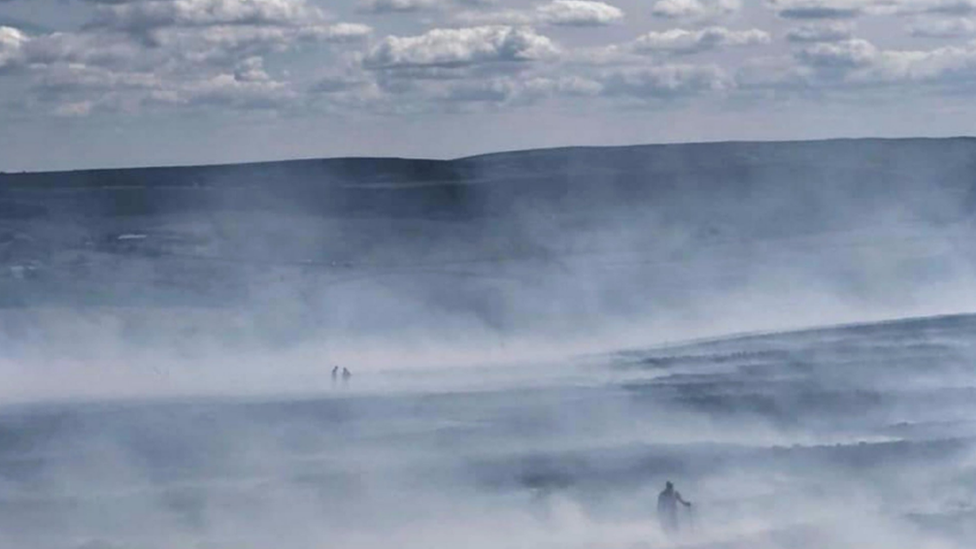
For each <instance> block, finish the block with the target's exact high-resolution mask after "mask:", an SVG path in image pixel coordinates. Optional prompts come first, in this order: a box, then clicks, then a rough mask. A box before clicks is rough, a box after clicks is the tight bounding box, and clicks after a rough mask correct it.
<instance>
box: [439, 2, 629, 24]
mask: <svg viewBox="0 0 976 549" xmlns="http://www.w3.org/2000/svg"><path fill="white" fill-rule="evenodd" d="M623 18H624V12H623V10H621V9H620V8H617V7H615V6H612V5H610V4H607V3H605V2H594V1H591V0H554V1H553V2H550V3H548V4H543V5H541V6H537V7H536V8H535V9H533V10H516V9H506V10H494V11H463V12H461V13H458V14H457V15H456V16H455V19H456V20H457V21H460V22H462V23H465V24H469V25H515V26H518V25H553V26H564V27H599V26H605V25H612V24H614V23H618V22H620V21H622V20H623Z"/></svg>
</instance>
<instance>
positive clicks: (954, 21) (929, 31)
mask: <svg viewBox="0 0 976 549" xmlns="http://www.w3.org/2000/svg"><path fill="white" fill-rule="evenodd" d="M908 31H909V33H910V34H911V35H912V36H916V37H920V38H957V37H960V36H971V35H973V34H976V20H973V19H965V18H948V19H933V18H925V19H922V20H919V21H916V22H914V23H912V24H911V25H909V27H908Z"/></svg>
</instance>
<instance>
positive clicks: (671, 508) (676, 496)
mask: <svg viewBox="0 0 976 549" xmlns="http://www.w3.org/2000/svg"><path fill="white" fill-rule="evenodd" d="M679 503H680V504H682V505H684V506H685V507H691V503H689V502H687V501H685V500H684V498H682V497H681V493H680V492H678V491H677V490H675V489H674V484H672V483H671V481H670V480H669V481H668V482H667V484H665V485H664V490H663V491H662V492H661V493H660V494H659V495H658V496H657V518H658V520H660V521H661V528H662V529H663V530H664V531H665V533H668V534H674V533H676V532H677V531H678V529H679V524H678V504H679Z"/></svg>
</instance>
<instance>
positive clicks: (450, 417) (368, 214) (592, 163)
mask: <svg viewBox="0 0 976 549" xmlns="http://www.w3.org/2000/svg"><path fill="white" fill-rule="evenodd" d="M391 5H392V4H391ZM974 210H976V140H972V139H949V140H854V141H848V140H838V141H822V142H784V143H722V144H697V145H667V146H641V147H624V148H579V149H554V150H539V151H525V152H514V153H505V154H496V155H487V156H480V157H473V158H465V159H458V160H453V161H433V160H405V159H379V158H361V159H332V160H305V161H294V162H282V163H268V164H252V165H231V166H210V167H188V168H156V169H131V170H103V171H80V172H50V173H33V174H7V175H0V305H2V307H0V376H2V378H3V380H4V383H3V386H2V387H0V399H2V401H3V403H4V406H3V408H2V414H0V547H6V546H10V547H18V548H24V549H34V548H37V549H61V548H64V549H94V548H99V549H105V548H123V547H124V548H147V549H148V548H153V549H155V548H159V549H176V548H201V549H202V548H207V549H216V548H229V547H234V548H255V549H257V548H270V547H280V548H282V549H304V548H309V549H311V548H324V547H336V548H338V547H342V548H363V549H378V548H380V547H390V546H396V547H405V548H411V547H417V548H420V547H424V548H429V547H455V546H458V545H463V546H465V547H476V548H478V547H485V548H489V547H491V548H494V547H513V546H514V547H526V548H544V547H581V548H582V547H587V548H596V547H628V548H638V547H639V548H657V547H672V546H677V545H681V546H685V547H701V548H739V547H749V548H750V549H754V548H757V547H759V548H778V547H790V548H801V549H806V548H810V549H813V548H819V547H841V548H848V547H849V548H855V547H857V548H862V549H863V548H868V549H876V548H877V549H880V548H884V549H901V548H905V549H908V548H915V547H937V548H946V549H955V548H962V547H966V546H967V542H968V540H970V539H972V535H973V534H974V533H976V522H974V520H976V493H974V491H973V479H974V474H976V446H974V444H973V441H974V438H973V437H974V436H976V424H974V422H973V421H972V417H973V412H974V411H976V410H974V408H973V406H974V405H973V403H974V402H976V399H974V396H976V370H974V367H973V364H974V348H973V344H972V341H973V337H974V335H976V320H974V317H973V316H972V313H973V311H976V298H974V297H973V296H976V278H974V276H973V275H974V266H976V264H974V259H976V248H974V246H973V244H972V237H971V235H972V231H973V214H974ZM950 313H951V314H950ZM801 328H813V329H805V330H801ZM747 333H748V334H747ZM334 365H339V366H340V367H348V368H350V369H351V370H352V379H351V380H350V381H348V382H343V381H342V380H341V379H337V380H333V379H331V378H330V370H331V369H332V367H333V366H334ZM666 480H674V481H675V482H676V483H677V485H678V488H679V490H681V492H682V494H684V495H685V496H686V497H687V498H689V499H691V500H692V501H693V502H694V504H695V507H694V509H695V512H694V516H693V528H689V529H688V530H687V531H686V532H685V533H684V534H683V535H682V536H681V537H679V538H668V537H667V536H665V535H664V533H663V532H662V531H661V530H660V529H659V527H658V525H657V523H656V521H655V520H654V516H653V510H654V504H655V498H656V497H657V492H658V491H659V490H660V489H661V488H662V486H663V484H664V482H665V481H666Z"/></svg>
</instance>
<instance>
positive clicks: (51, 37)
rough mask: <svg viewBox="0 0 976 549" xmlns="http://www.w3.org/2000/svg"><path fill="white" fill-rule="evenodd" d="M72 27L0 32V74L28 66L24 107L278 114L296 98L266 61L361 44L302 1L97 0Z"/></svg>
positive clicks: (352, 31)
mask: <svg viewBox="0 0 976 549" xmlns="http://www.w3.org/2000/svg"><path fill="white" fill-rule="evenodd" d="M89 1H90V3H94V4H96V6H95V7H94V8H93V10H94V12H93V14H92V19H91V21H90V23H89V24H88V25H86V26H85V27H84V28H82V29H81V30H78V31H71V32H49V33H39V34H33V35H26V34H25V33H23V32H21V31H18V30H16V29H12V28H6V27H0V68H11V67H14V68H17V67H21V68H26V67H29V68H30V70H29V71H24V74H25V75H27V76H25V78H29V79H30V81H31V82H32V86H33V93H32V95H31V97H30V98H28V100H27V103H29V104H31V105H33V106H35V107H37V108H41V109H46V110H49V111H51V112H54V113H55V114H60V115H71V116H85V115H88V114H91V113H94V112H100V111H109V110H115V111H125V112H129V111H136V110H138V109H140V108H148V107H152V106H159V105H165V106H197V105H201V104H207V105H220V106H222V107H229V108H247V109H252V108H277V107H279V106H285V105H287V104H288V103H289V101H292V100H294V98H295V97H297V96H296V91H295V88H296V85H295V83H293V82H289V81H288V80H287V79H285V80H282V81H279V80H276V79H275V78H274V77H272V76H271V72H272V71H271V70H269V69H267V68H266V67H265V65H264V62H265V56H266V55H268V54H269V53H272V52H284V51H288V50H292V49H295V48H297V47H298V46H299V45H302V44H312V43H330V44H341V43H346V42H353V41H360V40H364V39H365V38H366V37H367V36H368V35H369V34H370V33H371V32H372V29H371V28H370V27H368V26H366V25H361V24H354V23H342V22H334V21H331V20H330V19H329V17H328V16H327V14H325V13H324V12H322V11H321V10H320V9H319V8H316V7H314V6H312V5H311V4H309V3H308V2H307V1H306V0H113V1H105V0H99V1H97V2H94V1H92V0H89Z"/></svg>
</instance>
